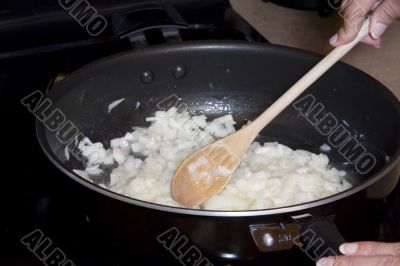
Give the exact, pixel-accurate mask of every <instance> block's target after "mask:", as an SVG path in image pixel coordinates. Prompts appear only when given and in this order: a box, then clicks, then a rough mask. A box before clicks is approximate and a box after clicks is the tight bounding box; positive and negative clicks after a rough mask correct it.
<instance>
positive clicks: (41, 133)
mask: <svg viewBox="0 0 400 266" xmlns="http://www.w3.org/2000/svg"><path fill="white" fill-rule="evenodd" d="M227 46H228V47H232V48H235V49H244V48H246V49H252V50H254V49H255V48H257V49H271V47H273V49H280V50H282V51H285V52H289V53H298V52H301V53H304V54H307V55H308V56H312V57H314V58H315V59H318V58H321V55H319V54H317V53H313V52H309V51H304V50H301V49H297V48H292V47H286V46H281V45H271V44H268V45H265V44H254V43H248V42H243V41H224V42H221V41H190V42H185V43H180V44H173V45H167V46H166V45H155V46H152V47H149V48H145V49H142V50H139V51H125V52H121V53H117V54H113V55H110V56H107V57H104V58H100V59H99V60H96V61H93V62H91V63H89V64H87V65H85V66H83V67H81V68H79V69H78V70H76V71H74V72H72V73H73V74H74V75H80V74H82V73H84V71H86V70H87V69H91V67H92V66H93V65H99V64H101V63H102V62H110V61H112V60H118V59H119V58H121V57H124V56H126V55H132V54H134V55H137V56H146V54H148V53H151V54H153V55H154V53H155V52H161V50H162V51H163V52H165V49H166V48H167V49H168V50H169V51H175V50H182V49H183V50H185V49H188V48H190V49H204V48H207V49H215V48H216V47H217V48H219V49H226V47H227ZM267 47H269V48H267ZM186 51H187V50H186ZM339 64H342V65H345V66H346V67H350V68H352V69H353V70H355V71H358V72H361V73H362V74H363V75H367V76H369V78H372V79H374V80H375V81H376V82H378V83H380V82H379V81H377V80H376V79H375V78H373V77H371V76H370V75H369V74H367V73H365V72H363V71H361V70H359V69H357V68H355V67H353V66H350V65H348V64H346V63H343V62H339ZM380 84H381V85H382V87H383V88H384V89H385V93H386V94H387V97H388V99H390V100H392V101H393V102H394V104H397V106H398V108H397V110H398V113H399V116H400V102H399V100H398V99H397V98H396V96H395V95H394V94H393V93H392V92H391V91H390V90H389V89H388V88H386V86H384V85H383V84H382V83H380ZM56 86H57V85H56ZM396 100H397V102H396ZM45 132H46V128H45V126H44V125H43V124H42V123H41V122H40V121H39V120H36V136H37V139H38V142H39V145H40V147H41V149H42V150H43V152H44V153H45V154H46V156H47V157H48V158H49V160H50V161H51V162H52V163H53V164H54V165H55V166H56V167H57V168H58V169H59V170H61V172H62V173H64V174H66V175H67V176H68V177H69V178H72V179H73V180H74V181H76V182H78V183H79V184H81V185H83V186H85V187H86V188H88V189H91V190H94V191H96V192H98V193H100V194H102V195H104V196H107V197H110V198H112V199H115V200H119V201H122V202H125V203H128V204H132V205H135V206H138V207H143V208H149V209H154V210H157V211H166V212H171V213H177V214H183V215H194V216H214V217H249V216H265V215H275V214H288V213H293V212H299V211H302V212H303V211H304V212H307V210H308V209H311V208H315V207H321V206H323V205H326V204H329V203H332V202H335V201H338V200H342V199H344V198H347V197H349V196H351V195H354V194H356V193H358V192H360V191H362V190H364V189H366V188H368V187H370V186H371V185H373V184H375V183H376V182H378V181H379V180H380V179H381V178H383V177H384V176H385V175H386V174H388V173H389V172H390V171H392V170H393V169H394V168H395V167H396V166H397V164H399V163H400V149H399V150H397V152H396V154H395V155H394V156H392V158H391V159H390V161H389V162H387V163H386V165H385V167H383V168H382V169H380V170H379V171H378V172H377V173H375V174H374V175H373V176H371V177H369V178H368V180H366V181H364V182H362V183H361V184H359V185H357V186H355V187H353V188H350V189H348V190H345V191H343V192H341V193H337V194H334V195H332V196H330V197H326V198H322V199H319V200H315V201H311V202H306V203H302V204H297V205H291V206H285V207H280V208H271V209H261V210H245V211H218V210H198V209H189V208H181V207H172V206H166V205H160V204H156V203H150V202H146V201H141V200H138V199H134V198H131V197H128V196H125V195H121V194H118V193H116V192H113V191H110V190H107V189H104V188H102V187H100V186H98V185H95V184H94V183H92V182H90V181H88V180H85V179H83V178H82V177H80V176H79V175H77V174H75V173H74V172H72V171H71V170H68V169H67V168H66V167H64V166H63V163H62V162H61V161H60V160H59V159H58V158H57V157H56V155H55V154H54V153H53V152H52V151H51V149H50V147H49V145H48V143H47V142H46V141H45V140H46V133H45ZM394 158H395V159H394Z"/></svg>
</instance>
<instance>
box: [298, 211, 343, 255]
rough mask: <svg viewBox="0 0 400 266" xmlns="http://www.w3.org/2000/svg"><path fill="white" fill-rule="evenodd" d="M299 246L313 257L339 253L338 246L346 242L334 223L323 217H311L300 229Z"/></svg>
mask: <svg viewBox="0 0 400 266" xmlns="http://www.w3.org/2000/svg"><path fill="white" fill-rule="evenodd" d="M300 242H301V243H302V246H301V248H302V249H303V251H305V252H307V253H308V254H312V255H313V257H316V258H318V259H319V258H322V257H328V256H337V255H340V254H341V252H340V251H339V246H340V245H341V244H343V243H345V242H346V240H345V239H344V237H343V236H342V235H341V233H340V232H339V230H338V228H337V227H336V225H335V224H334V223H333V222H332V221H330V220H329V219H327V218H325V217H318V218H312V219H311V220H308V221H306V222H305V223H304V224H303V225H302V226H301V229H300Z"/></svg>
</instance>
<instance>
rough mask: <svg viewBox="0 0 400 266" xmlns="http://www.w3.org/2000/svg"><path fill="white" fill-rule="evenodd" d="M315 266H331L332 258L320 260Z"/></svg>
mask: <svg viewBox="0 0 400 266" xmlns="http://www.w3.org/2000/svg"><path fill="white" fill-rule="evenodd" d="M317 266H333V258H331V257H327V258H322V259H320V260H318V261H317Z"/></svg>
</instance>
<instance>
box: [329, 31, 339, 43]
mask: <svg viewBox="0 0 400 266" xmlns="http://www.w3.org/2000/svg"><path fill="white" fill-rule="evenodd" d="M337 39H338V35H337V34H335V35H333V36H332V37H331V38H330V39H329V43H330V44H331V45H334V44H335V43H336V42H337Z"/></svg>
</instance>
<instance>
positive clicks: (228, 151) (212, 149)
mask: <svg viewBox="0 0 400 266" xmlns="http://www.w3.org/2000/svg"><path fill="white" fill-rule="evenodd" d="M368 27H369V19H366V20H365V21H364V23H363V25H362V27H361V30H360V32H359V33H358V35H357V37H356V38H355V40H353V41H352V42H350V43H348V44H345V45H342V46H339V47H336V48H335V49H334V50H332V51H331V52H330V53H329V54H328V55H327V56H326V57H325V58H323V59H322V60H321V61H320V62H319V63H318V64H317V65H316V66H314V67H313V68H312V69H311V70H310V71H309V72H308V73H307V74H305V75H304V76H303V77H302V78H301V79H300V80H299V81H297V82H296V84H294V85H293V86H292V87H291V88H290V89H289V90H288V91H286V92H285V93H284V94H283V95H282V96H281V97H280V98H279V99H278V100H277V101H276V102H274V103H273V104H272V105H271V106H270V107H269V108H268V109H267V110H265V111H264V112H263V113H262V114H261V115H260V116H258V117H257V118H256V119H255V120H254V121H253V122H252V123H251V124H250V125H247V126H246V127H244V128H242V129H240V130H239V131H237V132H236V133H233V134H231V135H229V136H227V137H225V138H222V139H220V140H218V141H216V142H213V143H211V144H209V145H206V146H204V147H203V148H201V149H199V150H197V151H196V152H194V153H193V154H192V155H190V156H189V157H188V158H187V159H186V160H185V161H184V162H183V163H182V164H181V165H180V167H179V169H178V170H177V172H176V173H175V176H174V178H173V179H172V184H171V186H172V187H171V192H172V196H173V198H174V199H175V200H176V201H178V202H179V203H181V204H182V205H184V206H187V207H191V206H194V205H198V204H201V203H203V202H205V201H206V200H207V199H209V198H210V197H212V196H213V195H215V194H217V193H219V192H220V191H221V190H223V189H224V187H225V186H226V185H227V184H228V182H229V180H230V178H231V176H232V174H233V172H234V171H235V169H236V168H237V167H238V166H239V164H240V160H241V158H242V157H243V155H244V154H245V153H246V151H247V149H248V148H249V146H250V144H251V143H252V142H253V141H254V139H255V137H256V136H257V135H258V133H259V132H260V131H261V130H262V129H263V128H264V127H265V126H266V125H267V124H268V123H269V122H270V121H271V120H272V119H274V118H275V117H276V116H277V115H278V114H279V113H280V112H281V111H282V110H284V109H285V108H286V107H287V106H288V105H289V104H290V103H292V101H294V100H295V99H296V98H297V97H298V96H299V95H300V94H301V93H302V92H304V90H305V89H307V88H308V87H309V86H310V85H311V84H312V83H313V82H314V81H316V80H317V79H318V78H319V77H320V76H321V75H322V74H324V73H325V72H326V71H327V70H328V69H329V68H330V67H331V66H332V65H334V64H335V63H336V62H337V61H338V60H339V59H340V58H342V57H343V56H344V55H345V54H346V53H347V52H348V51H350V50H351V49H352V48H353V47H354V46H355V45H356V44H357V43H358V42H359V41H360V40H361V39H362V38H363V37H364V36H366V35H367V34H368Z"/></svg>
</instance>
